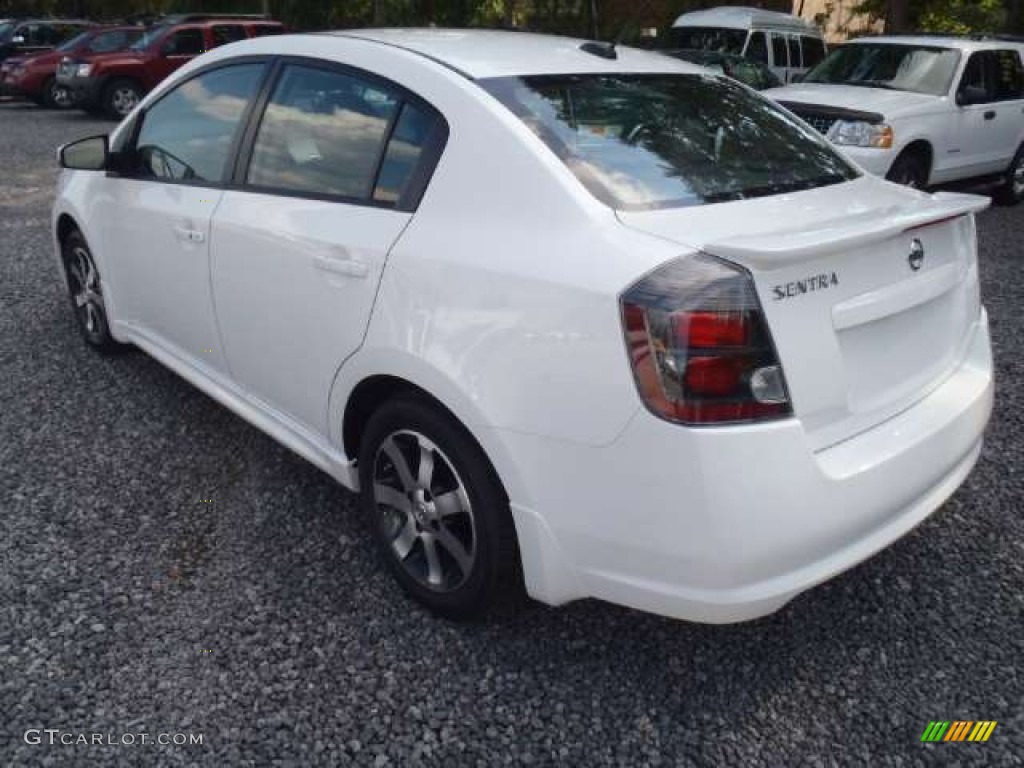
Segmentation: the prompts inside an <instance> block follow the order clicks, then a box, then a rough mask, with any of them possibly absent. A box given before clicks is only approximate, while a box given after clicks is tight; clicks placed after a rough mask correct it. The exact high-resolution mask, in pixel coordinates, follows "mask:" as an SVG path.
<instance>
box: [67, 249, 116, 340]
mask: <svg viewBox="0 0 1024 768" xmlns="http://www.w3.org/2000/svg"><path fill="white" fill-rule="evenodd" d="M61 254H62V255H63V261H64V273H65V275H66V276H67V281H68V297H69V298H70V300H71V308H72V310H73V311H74V313H75V323H76V325H77V326H78V330H79V332H80V333H81V334H82V338H84V339H85V340H86V342H87V343H88V344H89V345H90V346H91V347H93V348H94V349H96V350H97V351H99V352H102V353H104V354H113V353H118V352H123V351H124V350H126V349H127V348H128V347H127V346H126V345H124V344H120V343H119V342H117V341H115V340H114V337H113V336H111V335H110V325H109V323H108V322H107V309H106V305H105V304H104V302H103V284H102V282H101V280H100V275H99V269H98V268H97V267H96V262H95V260H94V259H93V255H92V251H90V250H89V245H88V243H86V242H85V238H84V237H82V234H81V232H79V231H78V230H75V231H73V232H72V233H71V234H69V235H68V236H67V237H66V238H65V239H64V242H63V243H62V244H61Z"/></svg>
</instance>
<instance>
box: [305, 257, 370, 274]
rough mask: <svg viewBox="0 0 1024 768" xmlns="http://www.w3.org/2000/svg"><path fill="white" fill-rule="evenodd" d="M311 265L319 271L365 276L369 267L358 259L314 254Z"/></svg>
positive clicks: (368, 272) (368, 271)
mask: <svg viewBox="0 0 1024 768" xmlns="http://www.w3.org/2000/svg"><path fill="white" fill-rule="evenodd" d="M313 266H314V267H316V268H317V269H319V270H320V271H321V272H330V273H331V274H335V275H343V276H345V277H366V276H367V275H368V274H370V268H369V267H367V266H366V264H364V263H363V262H361V261H359V260H358V259H338V258H331V257H330V256H314V257H313Z"/></svg>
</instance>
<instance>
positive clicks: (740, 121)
mask: <svg viewBox="0 0 1024 768" xmlns="http://www.w3.org/2000/svg"><path fill="white" fill-rule="evenodd" d="M480 84H481V85H482V86H483V87H484V88H485V89H486V90H487V91H489V92H490V93H491V94H492V95H493V96H494V97H495V98H497V99H498V100H499V101H500V102H502V103H503V104H504V105H505V106H506V107H508V108H509V109H510V110H511V111H512V112H513V113H515V114H516V115H517V116H518V117H519V118H520V119H522V120H523V122H524V123H526V124H527V125H528V126H529V127H530V128H531V129H532V130H533V131H534V133H536V134H537V135H538V136H539V137H540V138H541V139H542V140H543V141H544V142H545V143H546V144H547V145H548V147H549V148H550V149H551V150H552V151H553V152H554V153H555V154H556V155H557V156H558V157H559V158H560V159H561V160H562V162H564V163H565V164H566V166H568V168H569V169H570V170H571V171H572V172H573V173H574V174H575V175H576V177H577V178H578V179H579V180H580V182H581V183H582V184H583V185H584V186H585V187H586V188H587V189H588V190H589V191H590V192H591V194H593V195H594V196H595V197H596V198H598V199H599V200H601V201H602V202H604V203H606V204H607V205H609V206H611V207H612V208H616V209H619V210H632V211H637V210H650V209H656V208H676V207H684V206H693V205H701V204H706V203H716V202H723V201H727V200H742V199H745V198H749V197H762V196H767V195H774V194H780V193H783V192H790V191H795V190H800V189H812V188H814V187H821V186H825V185H828V184H837V183H839V182H842V181H846V180H849V179H852V178H855V177H856V176H857V172H856V171H855V170H854V169H853V168H851V166H850V165H849V164H848V163H847V162H846V161H845V160H843V159H842V158H841V157H840V156H839V155H838V154H837V153H836V152H835V151H834V150H833V149H832V148H831V147H830V146H829V145H828V143H827V142H826V141H825V140H824V139H822V138H821V136H820V135H818V134H817V133H816V132H815V131H813V130H811V129H809V128H806V127H804V126H803V125H801V124H800V123H799V122H797V121H796V120H795V119H794V118H792V117H791V116H790V115H789V114H788V113H786V112H785V111H783V110H782V109H781V108H779V107H777V106H776V105H774V104H773V103H772V102H770V101H768V100H767V99H763V98H760V97H758V96H756V95H754V94H752V93H751V92H750V91H748V90H747V89H746V88H744V87H742V86H740V85H738V84H735V83H733V82H731V81H728V80H726V79H724V78H718V77H709V76H702V75H668V74H617V75H544V76H532V77H521V78H518V77H507V78H494V79H489V80H482V81H480Z"/></svg>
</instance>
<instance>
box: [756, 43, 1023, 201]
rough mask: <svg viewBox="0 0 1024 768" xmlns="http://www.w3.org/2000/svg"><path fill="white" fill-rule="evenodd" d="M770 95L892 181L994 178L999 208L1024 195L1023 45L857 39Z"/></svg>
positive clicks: (911, 183)
mask: <svg viewBox="0 0 1024 768" xmlns="http://www.w3.org/2000/svg"><path fill="white" fill-rule="evenodd" d="M766 95H767V96H769V97H770V98H773V99H775V100H776V101H778V102H779V103H781V104H782V105H783V106H785V107H787V108H789V109H790V110H791V111H792V112H794V113H795V114H797V115H798V116H800V117H802V118H803V119H804V120H805V121H806V122H808V123H810V124H811V125H812V126H813V127H814V128H815V129H816V130H818V131H819V132H820V133H822V134H823V135H824V136H826V137H827V138H828V139H829V140H830V141H832V142H833V143H834V144H837V145H839V146H841V147H842V148H843V149H844V150H845V152H846V153H847V155H849V156H850V157H851V158H853V159H854V160H855V161H856V162H857V163H859V164H860V165H861V167H863V168H865V169H866V170H868V171H870V172H871V173H874V174H877V175H879V176H884V177H886V178H887V179H889V180H891V181H895V182H897V183H900V184H906V185H909V186H912V187H927V186H930V185H933V184H941V183H946V182H951V181H958V180H961V179H973V178H981V179H989V180H992V181H995V182H996V183H997V184H998V187H997V188H996V193H995V198H996V200H997V202H1002V203H1010V204H1012V203H1016V202H1019V201H1020V200H1021V199H1022V198H1024V42H1014V41H1012V40H1007V39H999V38H989V39H984V38H981V39H967V38H958V37H896V36H893V37H869V38H861V39H858V40H853V41H851V42H849V43H847V44H846V45H844V46H843V47H842V48H840V49H837V50H835V51H833V52H831V53H830V54H829V55H828V57H827V58H826V59H825V60H824V61H822V62H821V64H819V65H818V66H817V67H815V68H814V69H813V70H812V71H811V72H810V73H808V75H807V77H806V78H805V79H804V81H803V82H801V83H800V84H797V85H789V86H786V87H784V88H779V89H775V90H771V91H767V92H766Z"/></svg>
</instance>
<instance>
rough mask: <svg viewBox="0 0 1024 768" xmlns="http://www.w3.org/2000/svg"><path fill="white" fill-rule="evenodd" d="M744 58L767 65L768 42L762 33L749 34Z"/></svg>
mask: <svg viewBox="0 0 1024 768" xmlns="http://www.w3.org/2000/svg"><path fill="white" fill-rule="evenodd" d="M744 56H746V57H747V58H748V59H753V60H754V61H760V62H761V63H762V64H767V63H768V41H767V40H765V38H764V32H751V33H750V42H749V43H747V52H746V53H745V54H744Z"/></svg>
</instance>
